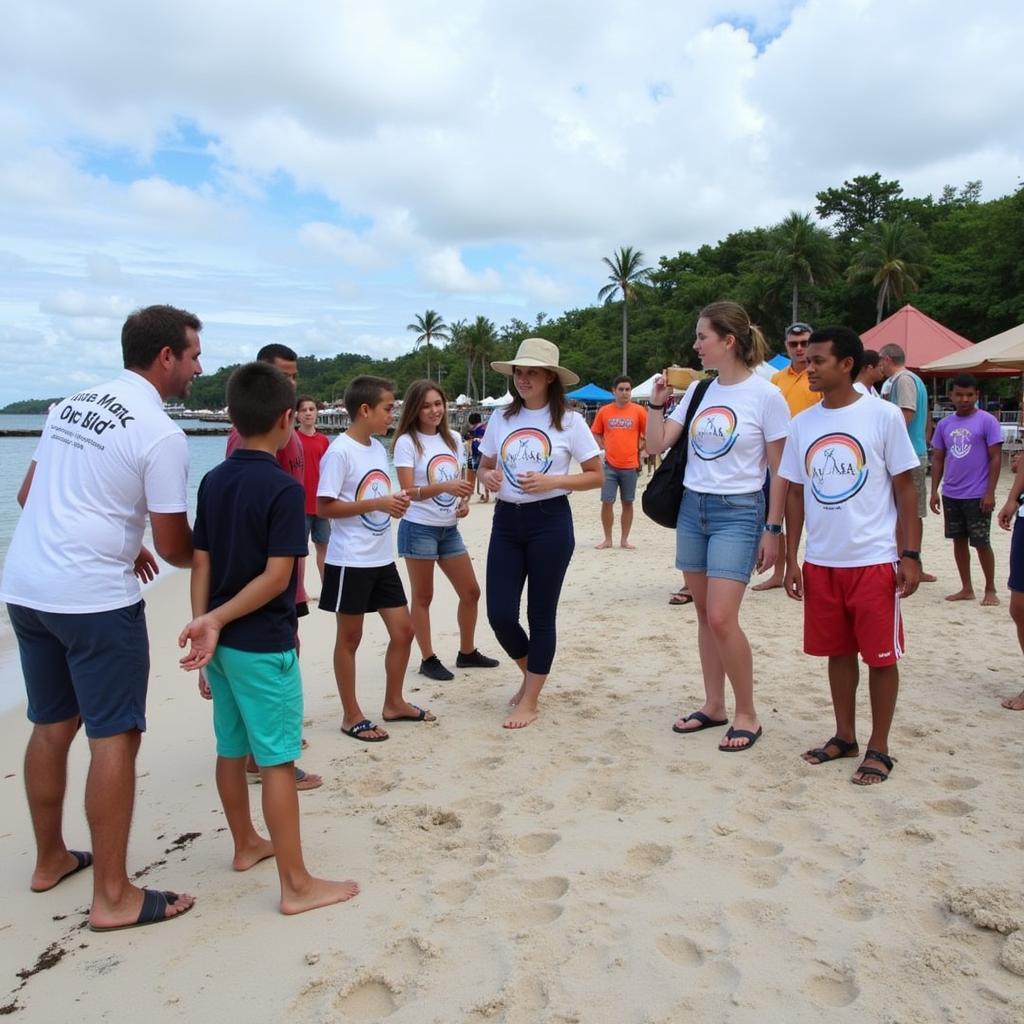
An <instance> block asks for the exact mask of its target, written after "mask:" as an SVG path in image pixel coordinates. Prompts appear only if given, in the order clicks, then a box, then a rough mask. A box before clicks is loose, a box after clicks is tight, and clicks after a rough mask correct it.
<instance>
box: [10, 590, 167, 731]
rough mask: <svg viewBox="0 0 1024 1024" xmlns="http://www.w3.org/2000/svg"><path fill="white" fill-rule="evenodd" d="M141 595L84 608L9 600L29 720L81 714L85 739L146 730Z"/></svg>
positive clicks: (145, 659) (39, 721)
mask: <svg viewBox="0 0 1024 1024" xmlns="http://www.w3.org/2000/svg"><path fill="white" fill-rule="evenodd" d="M145 608H146V603H145V602H144V601H139V602H137V603H136V604H133V605H129V606H128V607H127V608H115V609H113V610H112V611H106V612H87V613H83V614H81V615H74V614H66V613H63V612H41V611H36V610H35V609H33V608H25V607H24V606H22V605H16V604H9V605H8V606H7V612H8V614H9V616H10V619H11V625H12V626H13V627H14V633H15V635H16V636H17V638H18V648H19V650H20V653H21V668H22V673H23V674H24V677H25V689H26V691H27V694H28V717H29V721H31V722H34V723H35V724H36V725H54V724H55V723H57V722H64V721H67V720H68V719H71V718H78V717H80V718H81V719H82V723H83V725H84V726H85V734H86V736H88V737H89V738H90V739H102V738H104V737H108V736H117V735H119V734H120V733H123V732H132V731H134V730H135V729H138V730H139V732H145V731H146V691H147V689H148V686H149V637H148V636H147V634H146V612H145Z"/></svg>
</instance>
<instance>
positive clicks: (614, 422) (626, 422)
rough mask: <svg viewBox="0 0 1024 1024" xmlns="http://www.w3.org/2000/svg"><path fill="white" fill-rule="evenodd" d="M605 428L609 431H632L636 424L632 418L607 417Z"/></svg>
mask: <svg viewBox="0 0 1024 1024" xmlns="http://www.w3.org/2000/svg"><path fill="white" fill-rule="evenodd" d="M607 426H608V429H609V430H634V429H635V428H636V422H635V421H634V419H633V417H632V416H609V417H608V421H607Z"/></svg>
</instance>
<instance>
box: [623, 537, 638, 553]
mask: <svg viewBox="0 0 1024 1024" xmlns="http://www.w3.org/2000/svg"><path fill="white" fill-rule="evenodd" d="M619 547H620V548H625V549H626V550H627V551H636V545H635V544H630V543H629V541H628V540H623V542H622V543H621V544H620V545H619Z"/></svg>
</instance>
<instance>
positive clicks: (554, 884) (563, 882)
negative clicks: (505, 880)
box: [523, 876, 569, 900]
mask: <svg viewBox="0 0 1024 1024" xmlns="http://www.w3.org/2000/svg"><path fill="white" fill-rule="evenodd" d="M568 891H569V879H568V878H558V877H557V876H552V877H551V878H533V879H530V880H529V881H528V882H524V883H523V895H524V896H528V897H529V898H530V899H531V900H557V899H561V898H562V897H563V896H564V895H565V894H566V893H567V892H568Z"/></svg>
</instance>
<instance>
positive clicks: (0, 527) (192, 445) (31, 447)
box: [0, 415, 227, 710]
mask: <svg viewBox="0 0 1024 1024" xmlns="http://www.w3.org/2000/svg"><path fill="white" fill-rule="evenodd" d="M45 422H46V417H45V416H6V415H0V430H41V429H42V427H43V424H44V423H45ZM178 422H179V425H180V426H182V427H189V426H209V424H202V423H199V422H198V421H192V420H179V421H178ZM226 441H227V438H226V437H190V438H189V439H188V443H189V450H190V454H191V464H190V466H189V474H188V492H189V522H192V520H193V519H194V518H195V509H196V492H197V491H198V490H199V481H200V480H202V479H203V475H204V474H205V473H206V472H207V470H210V469H212V468H213V467H214V466H216V465H217V463H218V462H220V461H221V459H223V458H224V445H225V443H226ZM38 443H39V438H37V437H2V436H0V562H2V561H3V559H4V558H6V556H7V548H8V547H9V546H10V543H11V537H12V536H13V535H14V527H15V526H16V525H17V522H18V516H19V515H20V514H21V509H20V508H19V507H18V502H17V500H16V498H17V494H18V488H19V487H20V486H21V481H22V480H23V479H24V476H25V471H26V470H27V469H28V466H29V463H30V462H31V461H32V453H33V452H34V451H35V450H36V445H37V444H38ZM174 571H175V570H174V569H173V568H171V567H170V566H164V567H163V568H162V573H164V574H166V573H169V572H174ZM183 612H184V609H183ZM22 698H23V688H22V682H21V671H20V668H19V667H18V664H17V648H16V646H15V642H14V638H13V636H12V634H11V626H10V623H9V622H8V620H7V609H6V608H5V607H4V606H3V605H0V710H4V709H6V708H9V707H12V706H13V705H15V704H16V703H18V702H19V701H20V700H21V699H22Z"/></svg>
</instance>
